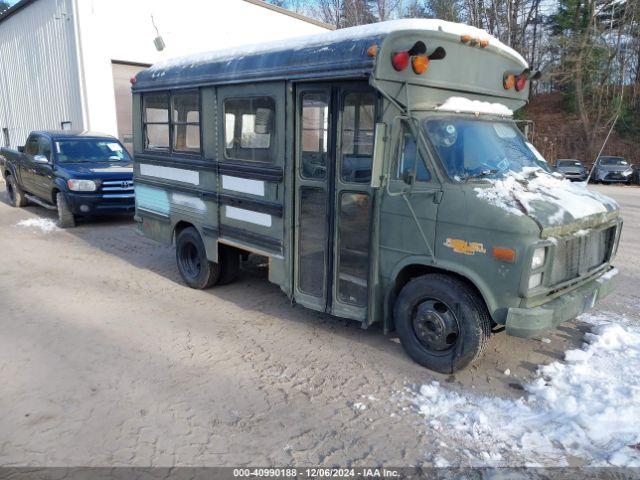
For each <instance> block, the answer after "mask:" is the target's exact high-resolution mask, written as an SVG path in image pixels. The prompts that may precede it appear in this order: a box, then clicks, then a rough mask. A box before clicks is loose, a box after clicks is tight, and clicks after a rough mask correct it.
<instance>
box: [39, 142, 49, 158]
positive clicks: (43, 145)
mask: <svg viewBox="0 0 640 480" xmlns="http://www.w3.org/2000/svg"><path fill="white" fill-rule="evenodd" d="M38 155H44V156H45V157H47V159H48V160H51V142H50V141H49V139H48V138H46V137H38Z"/></svg>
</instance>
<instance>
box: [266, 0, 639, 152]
mask: <svg viewBox="0 0 640 480" xmlns="http://www.w3.org/2000/svg"><path fill="white" fill-rule="evenodd" d="M270 3H273V4H276V5H279V6H281V7H284V8H288V9H291V10H294V11H296V12H299V13H302V14H305V15H308V16H311V17H314V18H316V19H318V20H321V21H323V22H325V23H328V24H330V25H332V26H334V27H335V28H345V27H351V26H356V25H362V24H367V23H373V22H378V21H384V20H390V19H397V18H439V19H442V20H448V21H453V22H462V23H466V24H469V25H472V26H475V27H478V28H481V29H483V30H486V31H487V32H489V33H490V34H492V35H493V36H495V37H496V38H498V39H499V40H500V41H502V42H503V43H505V44H506V45H509V46H510V47H512V48H514V49H515V50H517V51H518V52H520V53H521V54H522V55H523V57H525V59H527V61H528V62H529V63H530V64H531V65H532V67H533V68H535V69H538V70H540V71H541V72H542V73H543V75H542V77H541V79H540V81H538V82H536V83H535V84H534V87H533V89H532V95H536V94H540V93H553V92H558V93H560V94H561V95H562V96H563V99H564V107H565V110H566V111H567V112H568V113H570V114H573V115H575V116H576V117H577V118H578V120H579V125H580V132H579V133H577V134H579V136H580V137H581V141H582V142H583V143H584V154H585V156H588V157H590V158H593V155H594V154H596V153H597V150H598V148H599V146H600V144H601V142H602V138H603V137H604V136H605V135H606V133H607V132H608V131H609V129H611V127H612V126H614V124H615V129H616V130H617V132H618V134H619V135H620V136H622V137H626V138H630V139H633V140H634V141H636V142H638V143H640V0H560V1H550V0H306V1H305V0H271V2H270Z"/></svg>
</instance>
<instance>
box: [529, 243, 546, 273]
mask: <svg viewBox="0 0 640 480" xmlns="http://www.w3.org/2000/svg"><path fill="white" fill-rule="evenodd" d="M546 258H547V248H546V247H540V248H536V249H535V250H534V251H533V257H531V270H537V269H538V268H540V267H542V266H543V265H544V261H545V259H546Z"/></svg>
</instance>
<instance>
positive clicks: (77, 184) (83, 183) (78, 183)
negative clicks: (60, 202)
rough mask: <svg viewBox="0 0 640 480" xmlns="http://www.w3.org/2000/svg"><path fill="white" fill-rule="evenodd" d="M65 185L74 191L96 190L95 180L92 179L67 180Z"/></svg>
mask: <svg viewBox="0 0 640 480" xmlns="http://www.w3.org/2000/svg"><path fill="white" fill-rule="evenodd" d="M67 187H69V190H73V191H74V192H95V191H96V190H97V188H98V187H97V185H96V182H94V181H93V180H76V179H71V180H67Z"/></svg>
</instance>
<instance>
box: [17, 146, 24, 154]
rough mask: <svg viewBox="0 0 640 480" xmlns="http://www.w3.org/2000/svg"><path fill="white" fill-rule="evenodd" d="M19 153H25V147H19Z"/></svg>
mask: <svg viewBox="0 0 640 480" xmlns="http://www.w3.org/2000/svg"><path fill="white" fill-rule="evenodd" d="M18 151H19V152H20V153H24V145H20V146H19V147H18Z"/></svg>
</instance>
